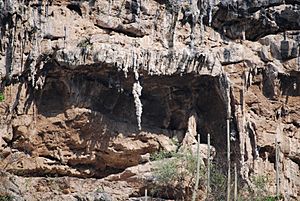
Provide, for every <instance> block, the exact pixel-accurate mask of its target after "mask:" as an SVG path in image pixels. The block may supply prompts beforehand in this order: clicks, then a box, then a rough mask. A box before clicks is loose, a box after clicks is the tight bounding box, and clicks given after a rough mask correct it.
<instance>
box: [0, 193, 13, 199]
mask: <svg viewBox="0 0 300 201" xmlns="http://www.w3.org/2000/svg"><path fill="white" fill-rule="evenodd" d="M13 200H14V197H13V196H12V195H9V194H6V193H5V194H0V201H13Z"/></svg>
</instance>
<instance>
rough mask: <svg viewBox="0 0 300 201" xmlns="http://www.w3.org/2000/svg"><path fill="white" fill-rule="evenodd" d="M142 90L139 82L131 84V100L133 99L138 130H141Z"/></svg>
mask: <svg viewBox="0 0 300 201" xmlns="http://www.w3.org/2000/svg"><path fill="white" fill-rule="evenodd" d="M142 89H143V87H142V86H141V85H140V82H139V81H137V82H135V83H134V84H133V87H132V94H133V98H134V104H135V114H136V118H137V123H138V128H139V130H141V129H142V126H141V124H142V113H143V104H142V101H141V99H140V97H141V95H142Z"/></svg>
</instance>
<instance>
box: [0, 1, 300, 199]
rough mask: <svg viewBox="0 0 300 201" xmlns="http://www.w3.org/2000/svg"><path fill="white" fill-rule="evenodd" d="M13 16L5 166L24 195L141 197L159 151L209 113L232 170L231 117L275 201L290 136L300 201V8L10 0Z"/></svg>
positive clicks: (1, 58) (249, 167)
mask: <svg viewBox="0 0 300 201" xmlns="http://www.w3.org/2000/svg"><path fill="white" fill-rule="evenodd" d="M0 10H1V12H0V25H1V26H0V28H1V29H0V75H1V92H2V93H3V95H4V101H2V102H1V103H0V113H1V121H0V134H1V138H0V145H1V146H0V152H1V158H2V160H1V168H2V169H3V170H5V171H6V172H9V173H11V174H14V175H17V176H12V175H10V176H7V177H9V178H10V177H11V178H14V180H15V182H14V184H10V185H15V186H17V187H15V188H16V190H15V191H13V192H14V194H15V195H16V196H19V197H20V199H21V197H23V198H24V199H29V200H39V199H40V198H41V196H43V195H45V194H47V195H48V194H49V196H50V197H52V196H53V195H54V194H55V196H56V197H57V198H56V197H55V196H54V197H55V199H57V200H60V199H69V200H76V199H77V198H76V196H77V197H78V196H79V197H80V196H81V198H80V199H87V200H89V199H90V200H93V198H90V197H91V196H92V197H93V196H94V197H95V196H96V197H97V196H106V195H103V194H101V195H99V193H98V194H97V193H96V194H95V193H94V192H95V191H96V190H97V189H98V188H100V187H99V186H101V188H102V190H103V189H104V190H105V192H108V193H109V194H110V195H111V196H112V199H113V200H117V199H118V200H128V199H129V197H138V196H141V195H143V192H142V191H143V190H144V188H145V186H147V182H146V184H145V182H144V181H145V180H147V179H149V178H151V171H150V169H151V168H150V167H149V165H151V163H148V161H149V156H150V154H152V153H154V152H157V151H159V150H168V151H172V150H175V149H176V146H177V145H176V144H174V139H176V140H177V141H179V144H180V143H181V142H182V141H183V139H184V138H185V137H186V133H188V130H189V128H188V127H189V126H188V120H189V118H190V117H191V116H192V115H195V114H196V117H197V122H196V124H197V132H198V133H200V135H201V143H203V144H205V143H207V141H206V136H207V134H208V133H210V134H211V138H212V145H213V146H214V147H215V148H216V156H215V161H216V162H217V163H219V164H221V166H222V164H223V167H224V169H226V168H227V164H226V160H225V158H226V119H227V110H228V109H230V113H231V115H230V117H229V119H230V132H231V140H232V143H231V150H232V152H231V159H232V162H235V163H237V164H238V170H239V174H240V178H241V180H242V181H243V182H244V183H246V184H247V185H249V186H251V187H254V184H253V181H252V180H251V178H252V177H253V176H256V175H266V176H267V177H268V178H269V181H270V182H269V183H268V189H269V191H270V192H271V193H273V194H274V193H275V188H276V185H275V139H277V141H278V142H279V150H280V166H279V176H280V186H279V188H280V193H281V194H282V195H283V196H284V199H285V200H289V199H291V200H298V199H299V197H300V191H299V189H300V171H299V166H300V87H299V86H300V56H299V51H300V46H299V43H300V1H298V0H294V1H292V0H269V1H239V0H238V1H237V0H233V1H227V0H226V1H218V0H209V1H196V0H191V1H176V0H144V1H141V0H132V1H129V0H108V1H105V0H94V1H67V0H65V1H63V0H61V1H59V0H51V1H50V0H48V1H24V0H23V1H16V0H4V1H3V0H2V1H0ZM228 90H229V93H227V92H226V91H228ZM228 106H230V107H228ZM194 137H195V136H194ZM194 140H195V139H194ZM179 146H180V145H179ZM143 164H144V165H143ZM147 170H149V171H147ZM3 174H4V173H3ZM5 174H7V173H5ZM149 175H150V176H149ZM3 177H4V176H3ZM46 177H53V179H50V178H46ZM9 178H8V179H7V178H6V179H7V180H9ZM55 178H56V179H55ZM80 178H84V179H80ZM28 180H29V181H28ZM67 180H68V181H67ZM9 182H11V181H7V182H6V183H9ZM55 182H56V183H55ZM28 183H30V184H28ZM52 183H55V185H54V187H53V186H52ZM78 185H81V186H84V185H86V186H87V187H83V188H82V190H79V189H77V186H78ZM28 186H29V187H28ZM96 186H97V187H96ZM3 188H4V189H5V186H4V187H3ZM96 188H97V189H96ZM58 189H62V191H60V190H58ZM64 189H67V190H65V191H63V190H64ZM70 189H71V190H70ZM0 190H1V189H0ZM80 191H81V192H80ZM83 192H85V193H83ZM85 194H86V196H87V197H85V198H82V196H83V197H84V196H85ZM89 196H90V197H89ZM95 199H96V198H95Z"/></svg>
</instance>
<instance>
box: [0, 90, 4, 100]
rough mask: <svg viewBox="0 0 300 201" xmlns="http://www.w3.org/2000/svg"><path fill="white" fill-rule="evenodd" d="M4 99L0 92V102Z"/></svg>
mask: <svg viewBox="0 0 300 201" xmlns="http://www.w3.org/2000/svg"><path fill="white" fill-rule="evenodd" d="M4 99H5V97H4V94H3V93H2V92H0V102H3V101H4Z"/></svg>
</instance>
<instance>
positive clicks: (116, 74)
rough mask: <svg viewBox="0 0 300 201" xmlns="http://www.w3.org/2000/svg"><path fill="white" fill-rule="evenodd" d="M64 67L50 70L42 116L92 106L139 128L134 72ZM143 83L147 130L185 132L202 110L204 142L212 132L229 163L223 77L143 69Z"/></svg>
mask: <svg viewBox="0 0 300 201" xmlns="http://www.w3.org/2000/svg"><path fill="white" fill-rule="evenodd" d="M61 69H62V68H60V71H57V70H56V68H55V67H54V68H53V69H52V70H50V71H49V72H47V75H46V81H45V84H44V87H43V89H42V90H40V91H39V95H38V96H37V97H38V98H37V99H38V102H37V109H38V113H39V114H41V115H43V116H46V117H53V116H56V115H58V114H60V113H63V112H64V111H65V110H66V109H68V108H71V107H79V108H88V109H90V110H92V111H95V112H99V113H101V114H103V115H105V116H106V117H107V118H109V119H110V120H112V121H115V122H123V123H126V124H129V125H131V126H133V127H135V128H136V132H138V126H137V117H136V112H135V111H136V109H135V105H134V98H133V95H132V86H133V83H134V82H135V77H134V73H133V72H131V73H128V76H127V77H125V76H124V72H122V71H118V70H117V69H116V68H115V67H111V66H104V67H99V66H84V67H82V66H78V67H76V68H73V69H66V68H64V69H65V70H63V71H62V70H61ZM139 82H140V84H141V86H142V87H143V89H142V95H141V97H140V99H141V102H142V104H143V113H142V124H141V127H142V131H153V130H160V131H163V132H164V133H168V135H169V136H172V135H173V134H174V133H182V134H184V133H185V132H186V130H187V122H188V118H189V117H190V115H192V114H195V113H196V115H197V117H198V119H197V132H198V133H199V134H200V136H201V137H200V138H201V143H207V134H208V133H210V135H211V143H212V145H213V146H215V147H216V151H217V153H218V154H217V158H220V159H221V160H222V161H224V157H225V155H224V154H225V153H226V152H224V149H226V147H224V142H226V139H227V138H226V105H225V102H224V100H223V97H222V94H221V93H222V90H220V86H219V85H220V82H219V77H217V76H216V77H213V76H207V75H197V74H192V73H191V74H184V75H180V74H174V75H169V76H158V75H152V76H151V75H148V73H147V72H144V71H141V72H140V76H139ZM220 154H223V155H222V156H221V155H220ZM218 156H219V157H218Z"/></svg>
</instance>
